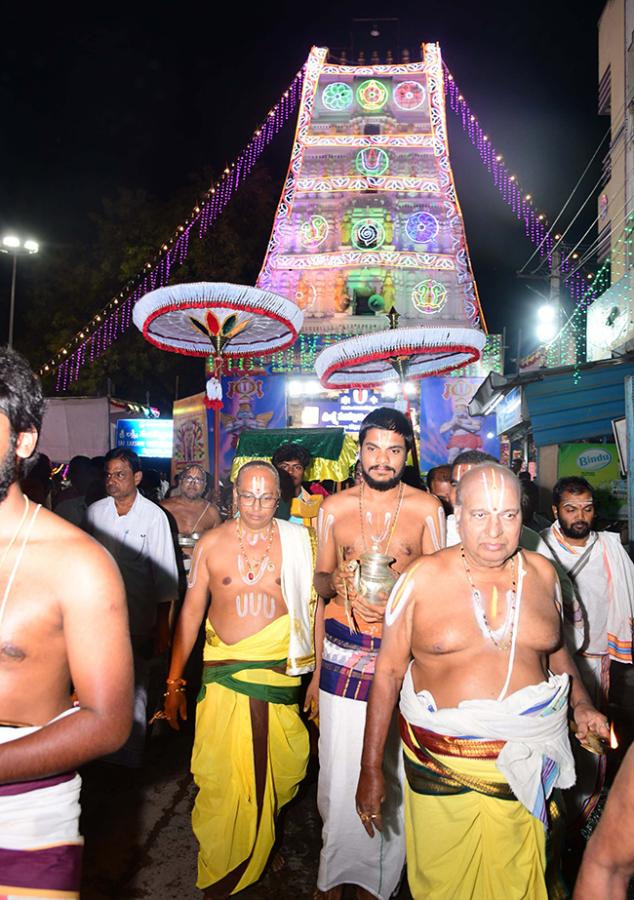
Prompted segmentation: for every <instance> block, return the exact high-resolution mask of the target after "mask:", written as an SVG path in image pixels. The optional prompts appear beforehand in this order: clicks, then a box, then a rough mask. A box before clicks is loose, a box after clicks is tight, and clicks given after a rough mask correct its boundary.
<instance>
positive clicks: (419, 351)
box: [315, 307, 486, 469]
mask: <svg viewBox="0 0 634 900" xmlns="http://www.w3.org/2000/svg"><path fill="white" fill-rule="evenodd" d="M387 317H388V319H389V321H390V328H389V330H388V331H375V332H374V333H372V334H364V335H360V336H359V337H352V338H348V339H347V340H345V341H340V342H339V343H338V344H333V345H331V346H330V347H326V348H325V350H322V351H321V353H320V354H319V356H318V357H317V359H316V360H315V372H316V373H317V377H318V378H319V380H320V381H321V383H322V384H323V386H324V387H326V388H330V389H331V390H333V389H334V390H346V389H348V388H373V387H381V386H383V385H385V384H387V383H389V382H391V381H395V380H397V379H398V380H399V381H400V382H401V385H404V382H405V379H406V378H410V379H412V378H415V379H419V378H425V377H428V376H430V375H443V374H444V373H445V372H450V371H451V370H452V369H457V368H461V367H462V366H466V365H468V364H469V363H471V362H475V361H476V360H478V359H479V358H480V354H481V352H482V349H483V347H484V344H485V341H486V335H485V334H484V332H483V331H480V330H479V329H477V328H471V327H468V326H467V325H466V324H465V326H464V327H460V326H451V325H446V326H443V325H425V326H420V327H418V326H408V327H405V328H399V327H398V320H399V313H398V312H397V311H396V309H395V308H394V307H392V309H391V310H390V312H389V313H388V314H387ZM407 414H408V416H409V415H410V413H409V404H408V413H407ZM412 453H413V457H414V464H415V466H416V468H417V469H418V468H419V466H418V459H417V454H416V444H414V446H413V448H412Z"/></svg>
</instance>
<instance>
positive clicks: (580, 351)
mask: <svg viewBox="0 0 634 900" xmlns="http://www.w3.org/2000/svg"><path fill="white" fill-rule="evenodd" d="M633 234H634V213H630V215H629V216H628V217H627V219H626V221H625V228H624V230H623V233H622V234H621V237H620V238H619V239H618V241H617V242H616V243H615V245H614V247H613V248H612V250H611V252H610V253H609V254H608V256H607V257H606V258H605V259H604V261H603V263H602V265H601V268H600V269H599V270H598V271H597V273H596V275H595V276H594V277H593V278H592V286H591V287H589V288H588V287H587V281H586V293H585V294H584V296H583V297H582V299H581V301H580V302H579V303H578V305H577V307H576V309H575V311H574V313H573V314H572V316H571V317H570V318H569V319H568V321H567V322H566V324H565V325H564V327H563V328H562V329H561V331H560V332H559V334H558V335H557V337H555V338H554V339H553V340H552V341H551V342H550V344H549V345H548V346H547V347H546V348H542V349H541V351H537V352H541V354H542V359H541V360H540V362H541V364H542V365H545V366H548V367H549V368H554V367H556V366H570V365H574V366H575V372H574V374H573V381H574V382H575V383H577V384H578V383H579V380H580V378H581V371H580V369H579V367H580V366H581V365H582V364H583V363H584V362H585V361H586V341H587V327H586V326H587V316H588V307H589V306H590V305H591V304H592V303H593V301H594V300H595V299H599V298H600V296H601V294H603V293H604V292H605V291H607V290H609V289H610V288H611V287H612V289H613V290H614V287H615V286H612V285H611V281H612V273H613V271H614V270H615V269H619V270H620V271H622V272H623V276H622V278H621V279H619V281H618V284H620V285H621V289H617V290H616V292H615V294H614V302H615V306H616V307H617V308H619V307H620V306H621V303H622V304H624V305H626V308H627V309H628V328H629V320H630V316H629V308H630V304H631V289H630V277H629V272H630V260H631V258H632V252H633V248H634V237H633ZM618 254H622V256H621V259H620V260H618V258H617V257H618Z"/></svg>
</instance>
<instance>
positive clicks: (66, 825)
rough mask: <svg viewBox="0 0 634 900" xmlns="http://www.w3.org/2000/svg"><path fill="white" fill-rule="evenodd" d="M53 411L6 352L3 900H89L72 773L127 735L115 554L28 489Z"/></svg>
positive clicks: (125, 654) (0, 369) (0, 633)
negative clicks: (24, 483)
mask: <svg viewBox="0 0 634 900" xmlns="http://www.w3.org/2000/svg"><path fill="white" fill-rule="evenodd" d="M44 405H45V401H44V397H43V395H42V388H41V385H40V382H39V380H38V379H37V378H36V377H35V375H34V374H33V372H32V371H31V370H30V368H29V366H28V363H27V362H26V360H25V359H23V358H22V357H21V356H20V355H19V354H17V353H15V352H14V351H12V350H9V349H7V348H0V895H2V896H5V895H7V896H10V897H13V896H14V895H19V896H21V897H22V896H23V897H44V896H46V897H49V896H56V897H62V896H64V897H79V881H80V874H81V853H82V844H83V841H82V838H81V835H80V833H79V828H78V823H79V813H80V808H79V792H80V787H81V778H80V777H79V775H77V774H76V772H75V771H74V770H75V769H76V768H77V767H78V766H80V765H83V764H84V763H86V762H88V761H89V760H91V759H94V758H96V757H99V756H103V754H105V753H109V752H112V751H114V750H116V749H117V748H118V747H120V746H121V744H123V742H124V741H125V739H126V737H127V736H128V734H129V732H130V724H131V721H132V654H131V651H130V639H129V636H128V618H127V612H126V605H125V594H124V590H123V584H122V581H121V577H120V575H119V573H118V571H117V567H116V566H115V564H114V562H113V561H112V559H111V558H110V556H109V555H108V554H107V553H106V552H105V551H104V550H103V548H102V547H100V546H99V544H97V542H96V541H93V540H92V538H90V537H88V535H86V534H85V533H84V532H83V531H81V530H80V529H79V528H76V527H75V526H74V525H71V524H70V523H68V522H65V521H64V520H63V519H60V518H59V517H58V516H56V515H54V514H53V513H51V512H49V511H48V510H47V509H44V508H41V507H40V506H39V505H38V504H35V503H33V502H32V501H30V500H29V499H28V497H27V496H26V495H25V494H24V493H23V492H22V490H21V488H20V483H19V479H20V477H21V476H23V475H24V474H25V473H26V470H27V469H28V465H29V462H30V460H31V459H32V458H33V455H34V453H35V448H36V445H37V441H38V436H39V431H40V428H41V424H42V416H43V413H44ZM71 684H72V688H73V689H74V692H75V695H76V698H77V700H76V703H73V700H72V697H71Z"/></svg>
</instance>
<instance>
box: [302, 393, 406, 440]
mask: <svg viewBox="0 0 634 900" xmlns="http://www.w3.org/2000/svg"><path fill="white" fill-rule="evenodd" d="M394 405H395V403H394V401H393V400H386V399H385V398H384V397H382V396H381V395H380V394H379V393H378V392H376V391H370V390H367V389H363V388H358V389H355V390H350V391H341V393H340V394H339V397H338V398H337V399H336V400H328V399H325V398H321V397H317V398H312V397H311V398H310V399H307V400H306V401H305V402H304V403H303V405H302V414H301V425H302V427H303V428H323V427H339V428H343V429H344V431H345V432H346V433H347V434H354V435H357V434H358V433H359V428H360V427H361V423H362V422H363V420H364V419H365V417H366V416H367V415H368V413H371V412H372V411H373V410H374V409H378V407H380V406H388V407H390V408H392V407H394Z"/></svg>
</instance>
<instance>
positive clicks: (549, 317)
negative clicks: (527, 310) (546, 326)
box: [537, 303, 557, 322]
mask: <svg viewBox="0 0 634 900" xmlns="http://www.w3.org/2000/svg"><path fill="white" fill-rule="evenodd" d="M556 316H557V310H556V309H555V307H554V306H553V305H552V304H550V303H545V304H544V305H543V306H540V307H539V309H538V310H537V318H538V319H539V320H540V322H554V321H555V318H556Z"/></svg>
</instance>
